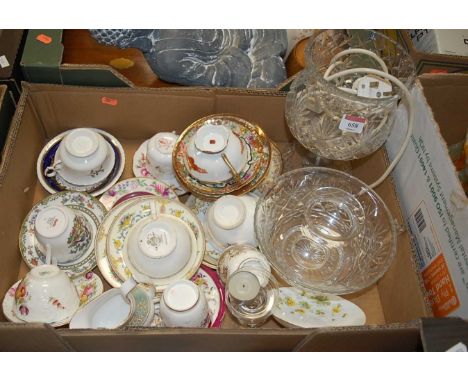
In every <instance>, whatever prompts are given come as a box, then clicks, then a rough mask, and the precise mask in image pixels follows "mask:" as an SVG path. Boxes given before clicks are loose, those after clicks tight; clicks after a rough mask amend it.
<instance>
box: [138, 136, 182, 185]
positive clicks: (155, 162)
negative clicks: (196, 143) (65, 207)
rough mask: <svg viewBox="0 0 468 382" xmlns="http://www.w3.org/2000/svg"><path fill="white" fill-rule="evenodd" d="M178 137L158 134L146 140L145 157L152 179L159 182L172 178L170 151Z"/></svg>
mask: <svg viewBox="0 0 468 382" xmlns="http://www.w3.org/2000/svg"><path fill="white" fill-rule="evenodd" d="M178 137H179V136H178V135H176V134H174V133H158V134H156V135H155V136H153V137H152V138H150V139H148V143H147V147H146V157H147V160H148V165H149V171H150V172H151V175H152V176H153V177H155V178H159V179H161V180H164V179H166V180H167V179H169V178H173V177H174V171H173V169H172V150H173V148H174V145H175V143H176V141H177V138H178Z"/></svg>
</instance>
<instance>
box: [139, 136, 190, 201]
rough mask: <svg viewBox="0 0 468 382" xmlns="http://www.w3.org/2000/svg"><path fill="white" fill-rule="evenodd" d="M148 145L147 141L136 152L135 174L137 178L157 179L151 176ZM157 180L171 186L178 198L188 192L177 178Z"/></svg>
mask: <svg viewBox="0 0 468 382" xmlns="http://www.w3.org/2000/svg"><path fill="white" fill-rule="evenodd" d="M147 144H148V141H147V140H146V141H144V142H143V143H142V144H141V145H140V147H139V148H138V150H137V151H136V152H135V155H134V156H133V174H134V175H135V176H136V177H143V178H153V179H155V178H156V177H154V176H153V175H152V174H151V171H150V169H149V166H148V160H147V159H146V150H147ZM157 178H158V179H160V180H161V181H163V182H164V183H166V184H168V185H169V186H171V187H172V189H173V190H174V192H175V193H176V194H177V195H178V196H181V195H185V194H186V193H187V192H188V191H187V190H186V189H185V188H184V187H183V186H182V185H181V184H180V183H179V181H178V180H177V178H176V177H175V176H171V177H168V178H167V179H166V178H164V179H163V178H161V177H157Z"/></svg>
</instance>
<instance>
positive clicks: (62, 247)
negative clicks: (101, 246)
mask: <svg viewBox="0 0 468 382" xmlns="http://www.w3.org/2000/svg"><path fill="white" fill-rule="evenodd" d="M34 229H35V234H36V239H37V240H38V242H39V243H40V244H41V245H42V247H43V249H44V251H45V252H46V253H48V252H49V251H50V254H51V256H52V257H53V258H55V259H56V260H57V262H59V263H67V262H70V261H73V260H76V259H78V258H79V257H80V256H82V255H83V254H84V253H85V252H86V251H87V250H88V248H89V246H90V245H92V243H93V237H92V234H91V232H92V230H91V227H90V225H89V223H88V221H87V220H86V218H85V217H84V216H83V215H81V214H80V213H76V212H75V211H74V210H72V209H71V208H69V207H66V206H52V207H47V208H45V209H43V210H42V211H41V212H39V213H38V214H37V217H36V221H35V222H34Z"/></svg>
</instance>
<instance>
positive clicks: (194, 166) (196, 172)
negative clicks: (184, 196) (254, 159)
mask: <svg viewBox="0 0 468 382" xmlns="http://www.w3.org/2000/svg"><path fill="white" fill-rule="evenodd" d="M217 122H219V121H217ZM186 159H187V162H188V163H187V164H188V169H189V172H190V175H192V176H193V177H194V178H195V179H198V180H199V181H201V182H206V183H219V182H224V181H227V180H229V179H231V178H233V177H234V178H236V177H239V174H240V173H241V171H242V170H243V169H244V168H245V166H246V165H247V161H248V150H247V148H246V147H245V144H244V143H243V142H242V141H241V140H240V139H239V137H238V136H236V135H235V134H234V133H233V132H232V131H231V130H230V129H228V128H227V127H225V126H223V125H222V124H211V123H210V124H206V125H202V126H201V127H199V128H198V130H197V132H196V133H195V134H194V135H193V136H192V138H191V139H190V141H189V143H188V147H187V158H186Z"/></svg>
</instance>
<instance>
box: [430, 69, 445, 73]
mask: <svg viewBox="0 0 468 382" xmlns="http://www.w3.org/2000/svg"><path fill="white" fill-rule="evenodd" d="M429 73H448V70H447V69H431V71H430V72H429Z"/></svg>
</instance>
